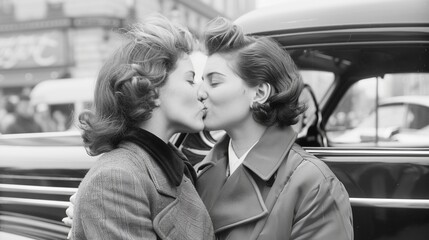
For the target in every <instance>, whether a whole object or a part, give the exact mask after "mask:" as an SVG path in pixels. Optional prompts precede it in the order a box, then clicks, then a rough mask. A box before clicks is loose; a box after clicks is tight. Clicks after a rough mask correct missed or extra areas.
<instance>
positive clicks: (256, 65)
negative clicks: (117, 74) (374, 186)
mask: <svg viewBox="0 0 429 240" xmlns="http://www.w3.org/2000/svg"><path fill="white" fill-rule="evenodd" d="M207 29H208V30H207V31H206V32H205V47H206V50H207V55H208V59H207V62H206V66H205V69H204V72H203V78H204V79H203V84H202V86H201V87H200V89H199V97H200V99H201V101H202V102H203V103H204V105H205V106H206V108H207V114H206V116H205V118H204V125H205V128H206V129H207V130H219V129H223V130H225V131H226V133H227V135H226V136H225V137H224V138H223V139H221V140H220V141H219V142H218V143H217V144H216V145H215V146H214V148H213V149H212V151H211V152H210V153H209V154H208V155H207V157H206V158H205V159H204V160H203V161H202V162H201V163H199V164H198V165H197V166H196V169H197V174H198V178H197V191H198V193H199V194H200V197H201V198H202V200H203V202H204V204H205V205H206V207H207V210H208V211H209V214H210V216H211V219H212V222H213V227H214V231H215V234H216V237H217V239H237V240H239V239H270V240H272V239H341V240H345V239H353V227H352V212H351V207H350V202H349V196H348V194H347V192H346V189H345V188H344V186H343V184H342V183H341V182H340V181H339V180H338V179H337V178H336V177H335V175H334V174H333V173H332V171H331V170H330V169H329V168H328V167H327V165H326V164H324V163H323V162H322V161H320V160H319V159H317V158H316V157H315V156H313V155H311V154H309V153H307V152H306V151H304V150H303V149H302V148H301V147H300V146H298V145H297V144H296V143H294V142H295V139H296V135H297V134H296V133H295V132H294V130H293V129H292V127H291V125H293V124H294V123H296V121H297V117H298V115H299V114H301V113H302V112H303V111H304V110H305V106H303V105H302V104H300V102H299V101H298V98H299V95H300V93H301V90H302V89H303V81H302V79H301V76H300V74H299V72H298V71H297V68H296V66H295V64H294V62H293V61H292V59H291V57H290V56H289V55H288V53H287V52H286V51H284V50H283V49H282V48H281V47H280V46H279V45H278V44H277V43H276V42H275V41H274V40H272V39H269V38H266V37H254V36H246V35H244V34H243V32H242V31H241V29H240V28H239V27H238V26H236V25H234V24H233V23H231V22H229V21H228V20H225V19H223V18H217V19H214V20H213V21H212V22H211V23H210V25H209V27H208V28H207Z"/></svg>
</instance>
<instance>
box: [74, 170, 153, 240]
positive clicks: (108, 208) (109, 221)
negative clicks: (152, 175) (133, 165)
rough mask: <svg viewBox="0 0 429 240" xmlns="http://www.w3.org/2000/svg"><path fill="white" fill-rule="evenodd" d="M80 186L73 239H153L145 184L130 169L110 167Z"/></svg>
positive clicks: (95, 174)
mask: <svg viewBox="0 0 429 240" xmlns="http://www.w3.org/2000/svg"><path fill="white" fill-rule="evenodd" d="M88 180H89V181H87V182H85V183H84V184H83V185H81V186H80V188H79V191H78V195H77V201H76V206H75V211H76V212H75V218H74V219H73V235H72V239H112V240H113V239H156V234H155V232H154V230H153V227H152V220H151V211H150V203H149V199H148V195H147V194H145V186H142V185H144V184H142V182H141V181H139V180H138V179H137V178H136V177H135V176H134V175H133V174H132V173H131V171H127V170H126V169H121V168H120V167H118V168H109V169H106V168H105V169H103V170H101V171H98V172H96V173H94V174H93V176H92V177H91V178H89V179H88Z"/></svg>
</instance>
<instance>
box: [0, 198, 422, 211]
mask: <svg viewBox="0 0 429 240" xmlns="http://www.w3.org/2000/svg"><path fill="white" fill-rule="evenodd" d="M0 204H18V205H30V206H39V207H55V208H64V209H66V208H68V206H69V202H68V201H53V200H40V199H30V198H11V197H0ZM350 204H351V205H352V206H355V207H378V208H412V209H429V199H389V198H350Z"/></svg>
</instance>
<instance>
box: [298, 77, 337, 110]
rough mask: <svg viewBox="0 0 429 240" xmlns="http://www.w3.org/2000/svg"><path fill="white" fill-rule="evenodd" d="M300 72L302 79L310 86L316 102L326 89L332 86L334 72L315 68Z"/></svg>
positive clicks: (321, 97) (320, 98)
mask: <svg viewBox="0 0 429 240" xmlns="http://www.w3.org/2000/svg"><path fill="white" fill-rule="evenodd" d="M300 73H301V76H302V80H303V81H304V83H306V84H308V85H309V86H310V87H311V88H312V90H313V92H314V95H315V96H316V100H317V102H318V103H320V101H321V100H322V99H323V97H324V96H325V94H326V92H327V91H328V89H329V88H330V87H331V86H332V83H333V82H334V79H335V74H334V73H332V72H327V71H317V70H300Z"/></svg>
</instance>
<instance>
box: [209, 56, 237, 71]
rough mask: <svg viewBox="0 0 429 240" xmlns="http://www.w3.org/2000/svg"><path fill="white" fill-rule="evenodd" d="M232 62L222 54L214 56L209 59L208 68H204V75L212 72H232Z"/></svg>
mask: <svg viewBox="0 0 429 240" xmlns="http://www.w3.org/2000/svg"><path fill="white" fill-rule="evenodd" d="M230 66H231V60H229V59H228V58H227V57H226V56H224V55H220V54H217V53H216V54H213V55H211V56H209V57H208V58H207V62H206V66H205V68H204V74H209V73H211V72H221V73H224V72H225V73H227V72H231V71H232V69H231V67H230Z"/></svg>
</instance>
